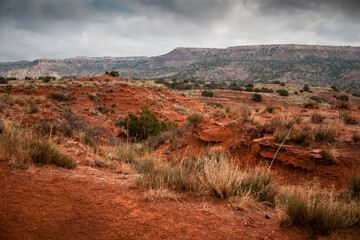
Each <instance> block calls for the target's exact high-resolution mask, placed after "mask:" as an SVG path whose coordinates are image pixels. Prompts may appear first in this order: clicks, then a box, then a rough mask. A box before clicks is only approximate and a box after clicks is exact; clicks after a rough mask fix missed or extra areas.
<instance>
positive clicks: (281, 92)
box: [276, 89, 289, 97]
mask: <svg viewBox="0 0 360 240" xmlns="http://www.w3.org/2000/svg"><path fill="white" fill-rule="evenodd" d="M276 92H277V93H279V95H280V96H284V97H287V96H289V92H288V91H286V90H285V89H279V90H277V91H276Z"/></svg>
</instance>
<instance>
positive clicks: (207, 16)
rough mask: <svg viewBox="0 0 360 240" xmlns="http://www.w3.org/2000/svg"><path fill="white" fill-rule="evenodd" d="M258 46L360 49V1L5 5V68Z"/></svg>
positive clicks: (1, 18)
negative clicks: (177, 50) (41, 61)
mask: <svg viewBox="0 0 360 240" xmlns="http://www.w3.org/2000/svg"><path fill="white" fill-rule="evenodd" d="M257 44H319V45H351V46H360V0H0V61H15V60H22V59H26V60H34V59H36V58H69V57H75V56H119V57H123V56H156V55H162V54H165V53H167V52H169V51H171V50H172V49H174V48H176V47H216V48H226V47H230V46H239V45H257Z"/></svg>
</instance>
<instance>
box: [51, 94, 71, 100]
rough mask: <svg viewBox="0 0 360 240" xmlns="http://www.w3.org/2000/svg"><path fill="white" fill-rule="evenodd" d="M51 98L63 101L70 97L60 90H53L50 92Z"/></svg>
mask: <svg viewBox="0 0 360 240" xmlns="http://www.w3.org/2000/svg"><path fill="white" fill-rule="evenodd" d="M49 97H50V98H51V99H54V100H56V101H58V102H62V101H67V100H69V97H68V96H66V95H65V94H63V93H59V92H52V93H50V96H49Z"/></svg>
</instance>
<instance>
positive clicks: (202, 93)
mask: <svg viewBox="0 0 360 240" xmlns="http://www.w3.org/2000/svg"><path fill="white" fill-rule="evenodd" d="M201 95H202V96H204V97H213V96H214V93H213V92H212V91H202V92H201Z"/></svg>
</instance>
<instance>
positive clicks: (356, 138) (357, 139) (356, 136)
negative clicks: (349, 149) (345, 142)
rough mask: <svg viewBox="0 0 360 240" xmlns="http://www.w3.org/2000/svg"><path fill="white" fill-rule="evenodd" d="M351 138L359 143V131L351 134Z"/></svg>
mask: <svg viewBox="0 0 360 240" xmlns="http://www.w3.org/2000/svg"><path fill="white" fill-rule="evenodd" d="M352 140H353V142H354V143H360V133H359V132H355V133H354V134H353V136H352Z"/></svg>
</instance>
